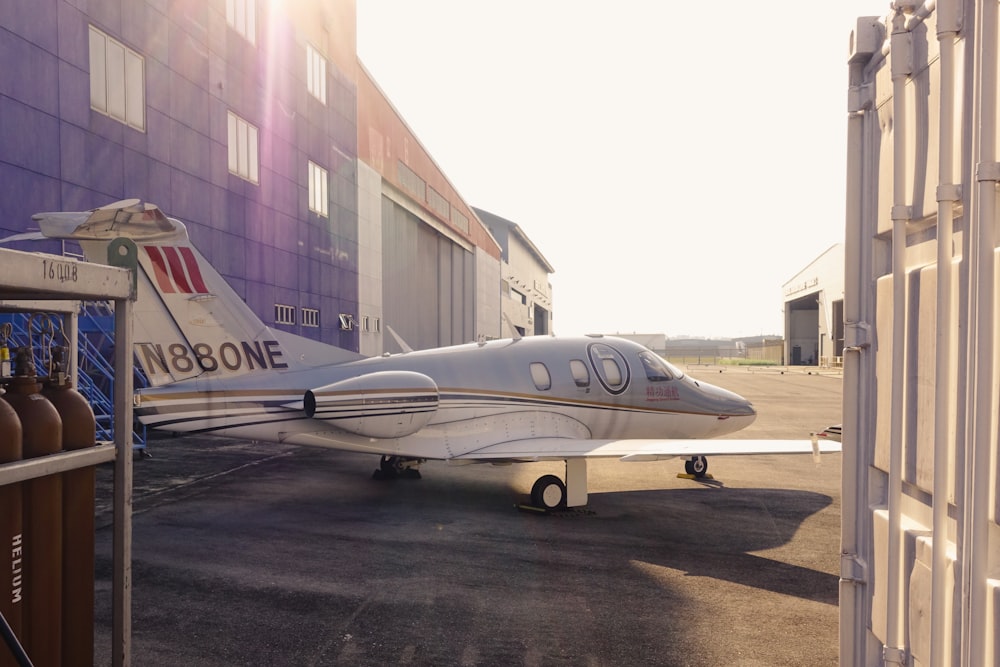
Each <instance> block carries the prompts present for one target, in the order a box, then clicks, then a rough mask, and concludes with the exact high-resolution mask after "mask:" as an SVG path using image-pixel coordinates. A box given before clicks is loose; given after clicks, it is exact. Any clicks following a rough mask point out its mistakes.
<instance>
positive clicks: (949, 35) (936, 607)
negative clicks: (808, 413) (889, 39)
mask: <svg viewBox="0 0 1000 667" xmlns="http://www.w3.org/2000/svg"><path fill="white" fill-rule="evenodd" d="M958 23H959V22H958V2H957V1H956V0H940V2H939V3H938V23H937V25H938V29H937V38H938V43H939V44H940V54H941V56H940V70H941V74H940V81H941V84H940V86H941V90H940V95H939V98H938V100H939V104H940V112H939V117H940V122H939V125H938V128H939V129H938V137H939V138H938V141H939V146H940V148H939V153H938V193H937V201H938V214H937V333H936V338H937V341H936V350H935V362H934V379H935V382H934V384H935V394H934V480H933V506H932V516H933V518H932V534H933V543H932V546H931V554H932V555H931V562H932V567H931V619H930V621H931V622H930V625H931V644H930V653H931V662H930V664H932V665H945V664H948V663H947V662H945V660H946V657H945V656H946V655H948V651H949V650H950V648H951V646H952V642H951V634H952V633H951V630H952V627H953V624H952V623H951V622H950V620H949V619H950V618H951V616H950V614H949V608H950V603H949V599H948V586H947V583H948V579H947V574H948V560H949V553H948V552H949V548H948V547H949V539H948V534H949V531H948V523H949V519H948V505H949V502H948V500H949V498H948V485H949V482H950V480H951V477H952V470H951V465H950V464H951V458H952V451H953V449H952V448H953V447H954V446H955V430H954V409H955V405H956V403H957V401H956V400H955V385H956V378H955V367H954V361H953V354H952V346H953V339H954V337H953V335H952V332H953V330H954V329H957V326H956V325H957V320H956V315H955V312H954V308H953V303H952V301H953V300H952V285H953V282H954V280H953V274H954V272H955V271H954V267H953V265H952V260H953V252H954V251H953V249H952V244H953V235H954V221H955V220H954V218H955V204H956V202H957V201H958V200H959V192H958V187H957V186H956V185H955V184H954V177H955V176H954V173H955V169H954V160H955V153H954V144H955V141H954V137H955V100H956V97H955V65H956V60H955V40H956V39H957V37H958Z"/></svg>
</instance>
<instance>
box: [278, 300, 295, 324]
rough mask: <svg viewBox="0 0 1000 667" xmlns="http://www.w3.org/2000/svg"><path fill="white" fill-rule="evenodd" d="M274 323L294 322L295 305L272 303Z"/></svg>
mask: <svg viewBox="0 0 1000 667" xmlns="http://www.w3.org/2000/svg"><path fill="white" fill-rule="evenodd" d="M274 323H275V324H295V306H286V305H284V304H281V303H276V304H274Z"/></svg>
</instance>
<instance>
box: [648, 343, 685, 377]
mask: <svg viewBox="0 0 1000 667" xmlns="http://www.w3.org/2000/svg"><path fill="white" fill-rule="evenodd" d="M639 361H641V362H642V368H643V370H644V371H645V372H646V379H647V380H649V381H650V382H667V381H669V380H674V379H677V380H679V379H681V378H682V377H684V373H682V372H681V371H680V369H678V368H677V367H676V366H674V365H673V364H671V363H670V362H668V361H667V360H666V359H664V358H663V357H661V356H659V355H656V354H653V353H652V352H649V351H647V350H643V351H642V352H640V353H639Z"/></svg>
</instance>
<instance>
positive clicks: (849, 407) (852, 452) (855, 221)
mask: <svg viewBox="0 0 1000 667" xmlns="http://www.w3.org/2000/svg"><path fill="white" fill-rule="evenodd" d="M849 76H850V79H849V93H848V98H849V102H848V117H847V182H846V185H847V188H846V189H847V192H846V198H847V208H846V215H845V241H846V243H845V247H844V267H845V271H844V276H845V280H844V319H845V323H846V325H847V326H849V327H856V328H860V327H861V325H862V323H864V322H866V321H868V320H867V315H866V309H867V307H868V305H869V304H868V300H867V298H866V289H867V281H866V279H865V278H866V277H867V276H869V275H870V273H869V271H868V270H866V268H865V267H867V264H866V262H865V258H866V256H867V255H866V253H865V247H866V244H868V243H870V242H871V239H870V236H869V235H868V234H867V233H866V230H865V225H864V220H865V216H864V208H863V206H864V201H865V199H864V192H863V190H864V184H865V170H864V162H863V156H864V153H865V150H864V149H865V142H864V130H865V115H864V113H865V112H864V110H863V105H862V102H861V86H862V82H863V78H864V63H863V62H857V63H852V64H851V67H850V75H849ZM854 331H855V332H856V331H857V329H854ZM857 335H858V334H857V333H854V334H852V336H853V337H855V338H856V337H857ZM858 342H859V341H857V340H853V341H852V345H853V346H854V349H849V350H845V351H844V387H845V388H847V391H845V392H844V399H843V420H844V426H843V431H844V433H843V443H844V445H843V454H842V456H843V459H842V463H841V476H840V479H841V494H840V496H841V503H842V506H841V514H842V516H843V520H842V521H841V522H840V525H841V531H840V551H841V559H842V562H843V561H846V562H849V563H850V564H851V565H852V569H853V565H854V563H856V562H857V561H859V560H862V559H863V557H862V555H861V554H860V553H859V550H860V549H861V548H862V545H863V544H865V540H864V537H863V535H864V533H863V531H864V529H865V528H864V527H865V525H866V520H865V517H866V516H867V503H866V502H865V501H864V498H865V495H864V494H863V493H862V490H863V489H867V488H868V482H867V480H868V463H867V461H868V458H869V457H868V455H867V448H868V444H867V443H868V442H869V441H870V438H867V437H863V435H862V434H863V433H866V432H867V428H866V427H867V423H866V420H865V418H864V414H863V409H862V406H863V405H865V401H866V399H867V389H866V387H867V386H868V383H867V382H865V380H864V371H863V365H864V363H865V362H866V361H867V359H864V358H863V355H864V354H865V352H863V348H861V347H860V346H859V345H857V343H858ZM855 389H856V391H855ZM863 443H864V444H863ZM842 570H843V568H842ZM863 586H867V582H861V581H857V580H856V578H855V574H854V572H853V571H852V572H850V573H848V574H847V576H845V573H844V572H843V571H842V572H841V580H840V660H841V664H843V665H860V664H862V662H863V658H864V638H865V626H864V623H859V622H858V621H859V619H864V618H866V615H865V614H864V613H863V605H864V600H865V595H866V594H865V593H864V591H866V590H867V588H864V589H862V587H863Z"/></svg>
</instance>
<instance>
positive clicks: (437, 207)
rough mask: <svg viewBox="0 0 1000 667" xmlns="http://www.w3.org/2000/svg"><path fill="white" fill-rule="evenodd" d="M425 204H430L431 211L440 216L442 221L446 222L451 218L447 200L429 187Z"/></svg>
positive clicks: (449, 205)
mask: <svg viewBox="0 0 1000 667" xmlns="http://www.w3.org/2000/svg"><path fill="white" fill-rule="evenodd" d="M427 203H428V204H430V207H431V209H432V210H433V211H434V212H435V213H437V214H438V215H440V216H441V218H442V219H444V220H448V219H449V218H451V204H450V203H448V200H447V199H445V198H444V196H442V195H441V193H440V192H438V191H437V190H435V189H434V188H432V187H430V186H428V187H427Z"/></svg>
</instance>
